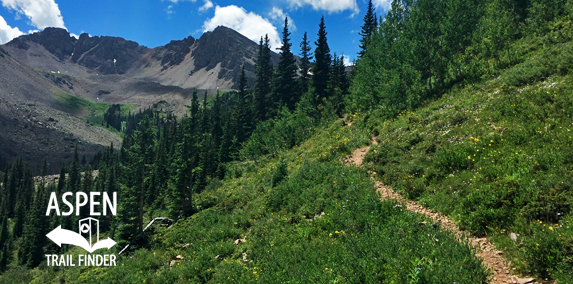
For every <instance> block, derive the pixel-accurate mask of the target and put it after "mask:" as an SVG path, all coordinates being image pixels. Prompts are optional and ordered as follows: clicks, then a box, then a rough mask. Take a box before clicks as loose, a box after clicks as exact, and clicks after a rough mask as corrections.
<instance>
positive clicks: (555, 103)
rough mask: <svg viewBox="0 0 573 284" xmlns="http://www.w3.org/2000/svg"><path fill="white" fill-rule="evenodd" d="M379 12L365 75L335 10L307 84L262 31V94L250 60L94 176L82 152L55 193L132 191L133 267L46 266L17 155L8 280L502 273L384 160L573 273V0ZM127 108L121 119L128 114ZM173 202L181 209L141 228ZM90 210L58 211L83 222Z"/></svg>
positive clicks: (524, 250) (133, 118)
mask: <svg viewBox="0 0 573 284" xmlns="http://www.w3.org/2000/svg"><path fill="white" fill-rule="evenodd" d="M364 21H365V23H364V26H363V29H362V30H363V32H362V35H363V39H362V41H361V43H362V50H361V59H360V60H359V61H358V62H357V65H356V66H355V69H354V70H353V76H352V80H351V81H350V82H349V81H348V80H349V78H348V77H347V75H346V73H345V72H344V67H343V66H342V63H341V62H342V59H341V58H338V57H336V56H331V54H330V49H329V47H328V43H327V39H326V35H327V32H326V25H325V22H324V18H322V19H321V21H320V24H319V32H318V35H319V38H318V40H317V41H316V42H315V43H314V44H315V46H316V49H315V51H314V59H315V62H314V63H312V64H310V65H308V64H309V63H310V61H309V60H310V59H311V58H312V57H311V56H310V54H309V52H310V50H311V49H310V46H309V43H308V41H307V38H306V36H305V37H304V38H303V43H302V44H301V50H302V58H303V60H302V61H301V63H302V65H303V66H302V68H303V70H312V71H313V72H312V73H313V75H312V78H310V77H307V76H301V77H299V79H298V80H296V82H295V81H293V78H292V76H291V75H292V72H291V71H292V70H293V69H292V67H293V66H292V60H291V55H292V54H291V51H290V47H291V46H290V45H289V44H285V46H284V48H283V50H282V52H283V53H284V54H281V62H282V64H279V66H283V67H281V68H284V70H274V71H273V67H272V66H271V65H270V56H269V52H270V51H269V46H268V42H269V41H268V37H265V39H264V40H263V39H262V38H261V42H260V45H259V56H258V61H257V65H256V75H257V78H256V80H255V81H256V85H255V88H254V90H253V91H251V90H248V89H247V84H246V78H245V74H244V69H243V70H242V71H241V76H240V79H239V84H238V85H239V91H238V92H233V93H229V94H223V95H221V94H217V95H216V96H215V98H214V99H213V100H212V101H210V102H209V101H207V100H206V99H205V100H204V101H203V103H200V102H199V99H198V97H197V93H196V92H195V93H194V94H193V98H192V99H191V102H190V105H189V106H188V114H187V115H186V116H184V117H182V118H175V117H163V116H158V115H154V114H153V113H152V112H151V111H150V110H148V111H145V112H140V113H139V114H137V115H130V116H129V117H128V119H127V126H126V127H127V130H126V136H125V139H124V143H123V145H122V149H121V150H120V151H115V150H114V149H113V148H109V149H107V150H106V151H105V152H104V153H102V156H101V159H100V164H99V168H98V169H99V174H98V176H97V177H96V178H95V180H92V179H91V176H89V177H88V176H86V175H83V176H82V175H80V172H81V169H80V168H79V165H78V161H77V155H75V157H74V162H73V163H72V165H71V166H70V169H69V177H68V178H66V179H65V181H63V180H64V178H63V174H64V173H65V172H66V171H65V170H62V175H61V176H62V179H61V184H59V185H58V189H57V190H58V191H59V192H61V190H66V191H78V190H79V189H82V190H83V191H90V189H91V190H94V191H100V192H103V191H106V192H113V191H118V192H119V200H120V205H119V214H118V216H115V217H113V218H105V219H104V220H103V222H102V224H103V226H104V229H102V231H105V232H107V234H109V235H110V236H111V237H113V238H114V239H115V240H117V241H118V243H119V244H118V246H116V247H114V248H112V251H118V250H119V249H121V248H122V247H123V246H124V245H126V244H130V245H131V246H130V247H129V250H127V251H126V252H125V254H124V255H122V256H121V257H120V259H119V265H118V266H117V267H110V268H80V267H75V268H69V269H65V270H64V269H62V270H57V269H54V268H52V267H46V266H45V265H44V264H42V263H40V265H39V266H38V267H36V266H37V265H38V261H37V260H38V257H37V255H38V254H37V253H36V252H38V251H39V250H41V249H43V248H42V247H41V246H40V247H38V246H33V245H31V244H32V242H31V239H32V236H34V235H41V234H39V233H36V234H34V233H32V232H37V231H38V230H41V228H38V226H34V224H37V218H35V215H34V214H37V212H38V211H37V210H28V209H30V208H31V209H34V207H36V206H37V204H40V203H41V202H37V200H38V199H39V198H42V197H41V196H42V194H37V195H35V196H34V197H33V198H31V197H30V198H27V197H26V196H28V195H27V194H22V193H18V192H24V193H30V195H29V196H32V195H31V193H32V192H33V191H34V189H33V187H32V186H31V185H30V183H29V180H30V179H31V177H30V176H29V174H27V175H24V174H23V173H24V172H25V170H24V168H25V167H23V166H22V165H21V162H20V164H16V165H13V166H12V167H11V168H10V170H9V171H7V172H9V174H6V175H5V177H4V182H3V183H2V184H3V186H2V187H1V188H0V189H1V190H0V194H1V196H2V198H3V200H10V201H8V202H5V203H3V204H2V206H0V212H3V211H5V212H9V213H7V214H8V215H7V216H8V218H3V219H2V220H0V221H1V222H2V223H1V224H0V230H1V231H0V240H3V241H5V240H7V241H6V243H7V245H4V246H3V247H0V249H1V250H2V251H0V265H3V266H0V268H4V269H8V270H7V271H6V272H5V274H4V276H3V277H2V278H0V281H8V280H7V279H8V278H7V277H16V276H17V277H19V279H22V280H21V282H28V281H30V279H34V281H36V282H59V281H62V280H65V281H70V280H72V281H76V282H90V283H91V282H93V283H108V282H114V283H116V282H118V281H124V282H125V283H131V282H151V283H167V282H181V283H183V282H192V283H206V282H211V283H224V282H239V283H244V282H250V281H255V280H259V281H262V282H264V283H285V282H291V283H292V282H295V283H327V282H336V283H340V282H342V283H371V282H381V283H487V282H488V280H491V279H488V272H487V271H486V270H485V269H484V268H483V267H482V266H481V264H480V261H479V260H477V259H476V258H475V256H474V254H475V251H473V249H472V248H470V247H469V246H468V244H467V242H466V241H465V240H462V241H461V242H460V241H458V240H456V238H455V237H454V236H452V235H451V234H449V233H447V232H444V231H441V230H440V228H439V225H438V224H436V226H426V225H424V223H423V222H421V221H424V220H423V217H422V216H420V215H417V214H414V213H411V212H408V211H407V210H405V208H404V207H403V205H401V204H398V203H396V202H395V201H383V202H380V201H378V196H377V195H376V194H375V193H374V188H373V182H372V179H370V177H369V175H368V173H367V170H373V171H375V172H376V175H375V176H376V177H377V178H379V179H381V181H383V182H384V183H385V184H387V185H390V186H392V187H393V188H394V189H395V190H397V191H398V192H400V193H402V194H404V196H406V197H408V198H410V199H413V200H418V201H419V202H420V203H422V204H423V205H425V206H427V207H430V208H433V209H435V210H437V211H440V212H442V213H444V214H446V215H449V216H450V217H451V218H452V219H453V220H455V221H456V222H457V223H458V225H459V226H460V227H461V228H463V229H466V230H467V231H468V232H470V233H472V234H474V235H477V236H486V237H488V238H490V239H491V240H493V241H494V242H495V243H496V244H497V245H498V246H499V248H501V249H503V250H504V251H505V255H506V257H507V258H508V260H511V261H512V266H513V268H516V272H519V273H524V274H532V275H534V276H536V277H538V278H541V279H543V280H546V281H552V280H558V283H570V282H573V275H572V271H573V218H572V217H571V211H572V208H573V206H572V205H571V203H572V202H573V194H572V191H573V174H572V173H573V154H572V153H573V138H572V137H573V118H572V117H571V114H573V98H572V96H571V93H572V92H573V83H571V79H573V78H572V75H571V74H570V73H569V70H570V69H571V68H572V67H573V56H572V54H573V53H572V51H573V50H572V49H573V43H572V39H573V25H572V24H571V23H572V21H573V2H571V1H567V0H550V1H541V0H531V1H520V0H488V1H474V0H440V1H434V0H417V1H409V0H406V1H394V2H393V3H392V9H391V10H390V11H389V12H388V14H387V15H386V17H385V20H384V21H383V22H382V23H380V25H379V26H378V27H376V28H375V29H373V27H372V26H373V25H376V24H377V22H376V17H375V14H374V11H373V9H372V6H370V8H369V9H368V11H367V15H366V16H365V18H364ZM287 28H288V25H286V21H285V28H284V31H283V41H285V42H287V43H289V40H288V39H289V38H288V37H289V32H288V29H287ZM283 56H284V57H283ZM291 84H295V85H297V86H296V87H295V86H294V85H291ZM287 87H288V88H287ZM289 92H290V96H289ZM63 102H64V103H63V104H64V105H65V106H67V107H69V108H70V109H72V110H73V109H75V108H77V109H81V108H85V107H86V106H85V104H83V102H81V101H78V102H76V101H74V100H70V99H68V98H64V99H63ZM76 106H77V107H76ZM88 106H90V105H89V103H88ZM94 107H95V106H94ZM115 110H117V107H114V109H113V110H112V111H111V113H112V114H113V115H111V116H106V117H115V120H117V119H119V120H121V115H117V112H116V111H115ZM251 114H253V115H251ZM342 116H345V117H346V119H345V120H342V119H340V118H341V117H342ZM115 120H114V121H115ZM110 121H111V120H110ZM347 121H350V122H353V123H352V125H351V126H347V124H346V122H347ZM116 122H117V121H115V122H113V123H111V124H113V125H116V124H117V123H116ZM114 127H115V126H114ZM371 135H374V136H377V137H378V138H377V139H378V142H379V143H378V145H377V146H375V147H372V149H371V151H370V152H369V154H368V155H367V156H366V160H365V165H364V166H363V167H362V168H356V167H353V166H345V165H343V163H342V162H341V161H342V159H343V157H345V156H347V155H349V154H350V153H351V152H352V150H354V149H356V148H358V147H361V146H364V145H367V144H368V143H370V140H371ZM16 189H18V190H16ZM40 200H41V199H40ZM13 201H16V203H13ZM23 208H25V210H24V209H23ZM24 212H27V214H28V215H29V216H27V217H28V218H27V219H26V220H29V221H23V220H24V217H25V213H24ZM34 212H35V213H34ZM323 213H324V214H323ZM82 214H83V213H82ZM157 216H169V217H170V218H172V219H174V221H176V222H175V224H174V225H173V226H172V227H170V228H161V227H159V228H153V229H151V231H149V232H146V233H144V234H141V231H142V228H143V225H144V224H145V223H146V222H147V221H149V220H151V219H152V218H154V217H157ZM72 219H73V218H67V219H63V220H60V219H57V218H54V217H52V219H51V222H52V224H59V223H63V224H64V227H69V228H73V227H74V226H75V223H74V222H73V221H77V220H75V219H74V220H72ZM60 221H61V222H60ZM66 222H68V223H66ZM4 228H8V229H4ZM5 232H8V234H6V233H5ZM52 246H53V245H52ZM44 249H46V250H49V251H59V252H64V250H65V248H64V249H62V250H59V249H57V248H53V247H44ZM72 252H75V251H73V250H72ZM24 265H26V266H27V267H29V268H33V267H36V268H33V269H31V270H25V271H24V270H22V266H24ZM14 279H16V278H14Z"/></svg>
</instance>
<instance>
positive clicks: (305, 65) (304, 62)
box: [299, 32, 313, 95]
mask: <svg viewBox="0 0 573 284" xmlns="http://www.w3.org/2000/svg"><path fill="white" fill-rule="evenodd" d="M310 51H311V47H310V42H309V41H308V38H307V37H306V32H305V33H304V36H303V37H302V42H301V43H300V77H299V81H300V83H299V87H300V95H302V94H304V93H306V92H307V91H308V84H309V81H310V75H309V74H308V73H309V72H310V69H311V67H312V65H311V63H310V61H311V60H312V58H313V57H312V53H311V52H310Z"/></svg>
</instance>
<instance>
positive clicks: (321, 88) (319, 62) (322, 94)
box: [312, 16, 332, 105]
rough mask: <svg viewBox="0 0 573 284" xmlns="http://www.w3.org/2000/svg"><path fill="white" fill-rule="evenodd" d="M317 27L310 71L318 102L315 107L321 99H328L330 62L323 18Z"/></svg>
mask: <svg viewBox="0 0 573 284" xmlns="http://www.w3.org/2000/svg"><path fill="white" fill-rule="evenodd" d="M318 27H319V29H318V39H317V40H316V42H315V43H314V44H315V45H316V49H315V50H314V59H315V63H314V68H313V70H312V71H313V72H312V73H313V77H312V83H313V86H314V91H315V92H316V96H317V98H318V100H319V101H318V102H315V105H316V104H318V103H320V102H321V101H322V99H324V98H327V97H328V80H329V75H330V64H331V61H332V60H331V57H330V48H329V47H328V43H327V41H326V26H325V24H324V16H323V17H322V18H320V24H319V25H318Z"/></svg>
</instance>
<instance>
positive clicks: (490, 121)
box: [360, 22, 573, 283]
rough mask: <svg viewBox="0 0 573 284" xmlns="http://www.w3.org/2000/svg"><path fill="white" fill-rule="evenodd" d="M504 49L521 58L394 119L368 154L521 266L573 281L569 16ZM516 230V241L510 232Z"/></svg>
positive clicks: (374, 164) (394, 179)
mask: <svg viewBox="0 0 573 284" xmlns="http://www.w3.org/2000/svg"><path fill="white" fill-rule="evenodd" d="M555 26H556V27H557V28H556V29H555V31H553V32H552V33H549V34H547V35H544V36H541V37H527V38H523V39H521V40H519V41H518V42H516V43H514V44H513V45H512V46H511V47H510V49H509V51H510V52H512V53H513V54H514V56H515V59H514V60H516V61H517V62H518V64H516V65H514V66H512V67H510V68H507V69H505V70H503V71H501V72H499V73H500V75H499V76H498V77H497V78H495V79H492V80H488V81H485V82H476V83H472V84H466V85H459V86H456V87H454V88H452V89H451V90H449V91H447V92H446V93H445V94H443V95H442V97H441V98H439V99H435V100H433V101H432V102H429V103H426V104H425V105H424V106H423V107H421V108H419V109H417V110H414V111H409V110H408V111H403V112H402V113H400V114H399V115H398V117H397V118H396V119H392V120H382V119H379V118H377V113H379V112H378V111H373V112H372V113H371V115H370V116H369V117H363V118H362V119H361V120H360V122H361V123H362V125H363V126H364V127H366V128H369V129H372V131H373V132H374V133H376V134H378V135H379V137H378V141H380V143H379V144H378V145H377V147H375V148H374V149H373V151H370V153H369V154H368V156H367V158H366V162H367V164H368V168H369V169H371V170H374V171H376V172H377V173H378V177H379V178H380V179H381V181H383V182H384V183H385V184H388V185H390V186H392V187H393V188H394V189H395V190H398V191H399V192H401V193H403V194H405V195H406V196H408V197H409V198H411V199H415V200H419V201H420V202H421V203H422V204H424V205H426V206H428V207H430V208H433V209H436V210H438V211H440V212H443V213H445V214H447V215H449V216H451V217H452V218H453V219H455V220H457V222H459V225H460V226H461V227H462V228H465V229H467V230H468V231H470V232H472V233H474V234H477V235H486V236H488V237H490V238H491V239H493V240H494V241H496V242H497V244H498V245H499V246H500V247H501V248H503V249H507V250H508V257H509V260H511V261H512V264H513V266H514V267H515V268H517V271H521V272H525V273H527V272H530V273H534V274H537V275H540V276H541V277H542V278H548V277H553V278H557V279H559V280H561V281H562V282H560V283H570V282H571V281H573V278H572V277H573V275H572V274H571V273H572V272H571V271H573V218H572V217H571V215H570V213H571V209H572V208H573V207H572V206H571V202H573V117H572V114H573V97H572V95H571V94H572V93H573V84H572V83H571V82H572V77H571V75H570V74H568V73H569V72H568V70H570V68H571V67H573V60H572V57H571V56H572V54H573V53H572V51H573V43H572V42H571V41H570V39H571V34H572V28H571V23H570V22H558V23H556V25H555ZM511 233H515V234H517V235H519V236H518V237H517V240H515V241H512V240H511V239H510V234H511Z"/></svg>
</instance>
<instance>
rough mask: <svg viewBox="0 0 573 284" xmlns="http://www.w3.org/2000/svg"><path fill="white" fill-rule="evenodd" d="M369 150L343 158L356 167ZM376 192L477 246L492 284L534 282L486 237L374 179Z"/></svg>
mask: <svg viewBox="0 0 573 284" xmlns="http://www.w3.org/2000/svg"><path fill="white" fill-rule="evenodd" d="M376 144H377V142H376V137H373V139H372V145H376ZM368 150H370V146H366V147H362V148H358V149H356V150H354V152H353V153H352V155H351V156H349V157H347V158H346V159H345V163H346V164H348V165H350V164H354V165H356V166H357V167H358V166H360V165H362V162H363V161H364V157H365V156H366V153H368ZM370 174H371V176H374V175H376V173H375V172H370ZM375 186H376V192H377V193H379V194H380V199H381V200H385V199H394V200H398V201H399V202H400V203H402V204H404V205H405V207H406V208H407V209H408V211H411V212H415V213H419V214H423V215H426V216H427V217H429V218H430V219H432V221H433V222H435V223H440V224H441V227H442V228H444V229H446V230H448V231H450V232H451V233H453V234H454V235H455V236H457V237H458V239H459V240H461V239H462V237H463V236H466V237H467V238H468V240H469V241H470V243H471V245H472V246H473V247H475V248H477V253H476V256H477V257H478V258H480V259H482V260H483V265H484V266H485V267H487V268H488V269H489V270H490V272H491V274H492V278H491V280H492V282H491V283H494V284H502V283H519V284H524V283H536V284H540V283H539V282H536V281H535V279H534V278H529V277H528V278H520V277H518V276H516V275H512V274H511V272H510V271H511V269H510V265H511V262H509V263H508V262H507V261H506V260H505V258H504V257H503V252H502V251H499V250H497V249H496V248H495V245H494V244H493V243H491V242H490V241H488V240H487V238H476V237H473V236H471V235H470V234H469V233H467V232H464V231H461V230H460V229H459V228H458V226H457V225H456V224H455V222H454V221H453V220H452V219H450V218H449V217H448V216H444V215H442V214H441V213H438V212H435V211H434V210H431V209H428V208H425V207H424V206H422V205H420V204H418V203H417V202H415V201H411V200H408V199H406V198H404V197H403V196H402V195H400V194H398V193H397V192H395V191H394V190H392V189H391V188H389V187H387V186H385V185H384V184H382V183H381V182H379V181H375Z"/></svg>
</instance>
